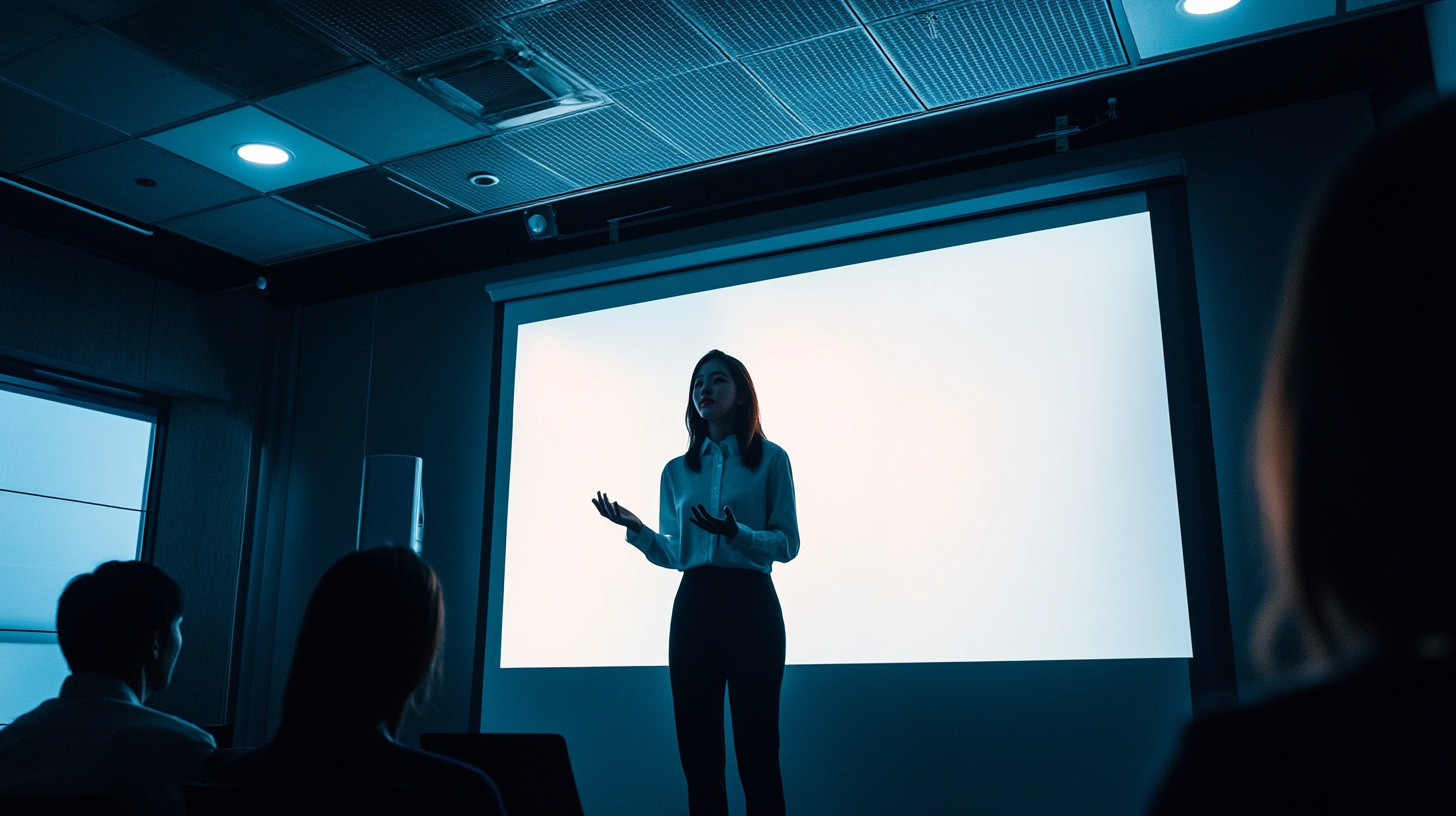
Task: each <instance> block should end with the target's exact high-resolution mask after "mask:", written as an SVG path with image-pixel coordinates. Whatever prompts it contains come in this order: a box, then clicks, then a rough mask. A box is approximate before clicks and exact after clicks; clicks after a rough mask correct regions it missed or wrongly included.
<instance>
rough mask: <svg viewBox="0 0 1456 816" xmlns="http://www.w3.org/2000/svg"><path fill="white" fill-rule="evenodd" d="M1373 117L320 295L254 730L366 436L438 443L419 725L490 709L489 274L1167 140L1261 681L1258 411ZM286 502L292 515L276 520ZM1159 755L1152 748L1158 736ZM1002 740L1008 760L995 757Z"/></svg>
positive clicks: (397, 444)
mask: <svg viewBox="0 0 1456 816" xmlns="http://www.w3.org/2000/svg"><path fill="white" fill-rule="evenodd" d="M1112 126H1114V127H1115V125H1112ZM1372 127H1373V116H1372V112H1371V106H1370V102H1369V98H1368V96H1367V95H1366V94H1364V93H1356V94H1349V95H1344V96H1339V97H1334V98H1330V99H1324V100H1319V101H1315V102H1310V103H1306V104H1301V105H1297V106H1291V107H1288V108H1282V109H1275V110H1269V111H1264V112H1261V113H1256V114H1251V115H1247V116H1242V117H1238V118H1234V119H1228V120H1222V121H1216V122H1213V123H1210V124H1205V125H1200V126H1197V127H1190V128H1186V129H1181V130H1176V131H1170V132H1166V133H1161V134H1156V135H1153V136H1147V137H1141V138H1137V139H1132V140H1127V141H1123V142H1116V143H1112V144H1107V145H1103V146H1100V147H1097V148H1092V149H1088V150H1077V149H1076V148H1075V141H1074V144H1073V150H1072V151H1071V152H1070V153H1067V154H1061V155H1048V156H1047V157H1045V158H1043V159H1038V160H1034V161H1027V162H1021V163H1019V164H1015V165H1009V166H1003V167H998V168H993V169H989V170H984V171H978V172H976V173H971V174H966V175H963V176H954V177H947V178H943V179H939V180H936V181H934V182H928V183H924V184H919V185H915V186H913V187H906V188H899V189H894V190H889V191H882V192H879V193H874V194H867V195H863V196H858V197H854V198H846V199H841V200H839V201H835V202H830V203H828V204H822V205H815V206H813V207H805V208H802V209H799V210H792V211H787V212H777V213H770V214H765V215H763V216H758V217H754V218H750V219H743V220H741V221H737V222H731V223H726V224H719V225H715V226H713V227H710V228H703V229H697V230H691V231H684V232H682V233H677V234H673V235H665V236H656V237H653V238H648V239H643V240H642V241H640V242H631V241H629V242H626V243H623V244H619V245H617V246H614V247H605V248H602V249H601V250H591V251H586V252H582V253H577V254H576V255H573V256H571V257H569V258H557V259H553V260H552V261H551V262H550V263H549V264H533V265H521V266H517V267H511V268H504V269H496V270H492V271H489V272H482V273H476V274H472V275H466V276H462V277H458V278H453V279H447V280H443V281H436V282H433V283H427V284H420V285H416V286H410V287H404V288H399V289H393V290H387V291H383V292H379V293H377V294H373V295H367V296H361V297H356V298H350V299H347V300H341V301H334V302H330V303H324V304H320V305H316V306H309V307H305V308H304V309H303V311H302V319H301V330H300V353H299V357H298V368H297V381H296V394H297V405H296V411H295V412H294V414H293V421H294V428H293V434H292V440H293V441H292V447H291V457H292V461H291V464H290V465H289V466H288V467H287V468H286V478H287V480H288V484H287V490H286V495H287V502H286V507H279V508H275V509H274V511H273V512H274V515H275V519H274V521H273V522H272V523H274V524H281V528H282V529H283V530H284V533H283V540H282V541H281V544H280V543H278V542H276V541H275V542H274V543H272V544H270V545H269V546H270V547H273V548H275V549H277V550H278V552H277V555H276V557H277V560H278V564H279V566H278V567H277V569H278V577H277V579H276V580H277V587H278V589H277V606H276V615H273V616H272V617H271V618H269V619H267V620H259V621H258V623H257V626H258V629H259V630H262V629H265V628H268V629H271V634H270V635H269V636H268V638H265V639H264V640H266V641H267V642H268V643H271V644H272V645H271V651H268V656H267V657H266V658H264V657H261V656H260V658H259V660H258V661H257V663H256V665H254V666H252V667H250V668H251V669H252V670H253V671H254V672H255V680H254V681H253V682H254V683H255V685H254V686H253V688H254V691H253V692H252V693H251V694H250V695H247V696H246V697H247V699H245V700H244V701H242V705H243V706H244V707H252V709H253V711H254V712H255V713H254V714H253V715H252V719H251V721H252V722H254V723H257V725H255V726H251V727H250V729H251V730H250V731H249V736H250V738H252V739H254V740H256V739H261V738H262V737H263V736H264V735H265V734H266V730H267V728H268V727H269V726H268V723H276V711H277V709H276V700H277V696H278V691H279V689H280V687H281V681H282V678H283V676H284V674H285V673H286V668H287V662H288V659H289V655H290V652H291V647H292V638H293V633H294V632H295V631H296V628H297V625H298V620H299V618H300V616H301V613H302V605H303V603H304V602H305V601H306V598H307V593H308V591H309V589H311V587H312V585H313V583H314V582H315V581H316V580H317V579H318V577H319V575H321V574H322V572H323V570H324V569H325V568H327V566H328V564H330V563H331V562H332V561H333V560H334V559H336V558H337V557H338V556H340V555H342V554H343V553H344V552H347V551H348V550H349V549H351V548H352V546H353V537H354V528H355V524H356V516H357V512H358V479H359V475H360V467H361V458H362V457H363V456H364V455H365V454H366V453H405V454H414V455H419V456H423V457H424V460H425V507H426V520H427V523H426V541H425V554H426V558H427V559H428V560H429V561H431V563H433V564H434V565H435V567H436V568H437V569H438V570H439V572H440V573H441V576H442V578H443V580H444V582H445V589H446V596H447V599H448V605H449V608H448V624H447V625H448V630H449V634H448V645H447V651H446V657H445V666H444V675H443V677H442V682H441V683H440V686H439V688H438V689H437V693H436V694H435V695H434V697H433V699H432V701H431V702H430V704H429V705H428V707H427V709H426V710H425V711H424V712H423V713H422V714H421V715H419V716H417V717H416V718H415V719H414V721H413V724H412V726H411V727H410V729H411V731H413V732H418V731H420V730H437V729H439V730H466V729H468V728H469V727H470V726H471V725H472V723H470V722H469V721H468V712H469V710H470V709H469V704H470V699H469V689H470V682H471V655H472V650H473V646H474V640H475V638H476V637H477V636H478V634H479V633H477V632H476V631H475V621H476V610H477V601H478V600H479V599H478V598H477V587H478V583H477V580H478V575H477V570H478V568H479V564H480V550H481V544H482V541H481V521H482V513H483V508H484V504H485V473H484V463H485V455H486V445H487V440H486V438H485V424H486V412H487V410H488V407H489V393H488V390H487V384H488V382H489V374H490V371H489V360H490V354H491V348H490V338H491V331H492V322H491V321H492V317H491V305H490V303H489V301H488V300H487V298H486V296H485V294H484V292H483V288H484V285H485V284H486V283H487V282H489V281H493V280H504V279H509V278H517V277H524V276H529V275H535V274H549V273H553V272H569V271H570V270H571V269H573V268H579V267H580V266H584V265H587V264H591V263H600V262H605V261H610V260H625V259H629V258H632V257H643V256H647V255H653V254H667V253H671V252H674V251H680V250H682V249H685V248H688V247H692V246H696V245H701V244H703V243H705V242H709V241H723V240H733V239H734V238H735V237H748V236H752V235H756V234H762V233H764V232H768V231H771V230H778V229H783V228H785V226H786V225H787V226H794V225H799V226H807V225H810V224H815V223H823V222H825V221H827V220H832V219H837V218H843V217H846V216H850V215H854V214H855V213H870V212H874V211H876V210H879V209H885V208H889V207H894V206H903V205H906V204H909V203H913V202H914V201H917V200H921V201H923V200H929V199H933V198H937V197H940V196H945V195H950V194H964V195H970V194H974V192H975V191H977V190H980V189H986V188H990V187H995V186H998V185H1003V184H1017V183H1026V182H1030V181H1034V180H1037V179H1041V178H1045V177H1047V176H1051V175H1055V174H1058V173H1063V172H1070V171H1075V170H1082V169H1086V168H1092V167H1097V166H1101V165H1107V164H1112V163H1116V162H1122V161H1127V160H1130V159H1137V158H1142V157H1149V156H1157V155H1163V154H1168V153H1179V154H1181V155H1182V156H1183V157H1184V158H1185V160H1186V166H1187V171H1188V175H1187V194H1188V206H1189V214H1190V222H1191V229H1192V241H1193V254H1194V264H1195V274H1196V279H1197V285H1198V297H1199V308H1200V318H1201V322H1202V330H1203V347H1204V351H1205V356H1206V365H1207V377H1208V386H1209V395H1210V397H1209V399H1210V409H1211V415H1212V430H1213V437H1214V448H1215V457H1216V468H1217V475H1218V493H1219V500H1220V503H1221V514H1222V526H1223V534H1224V553H1225V557H1226V560H1227V565H1228V573H1229V574H1228V587H1229V599H1230V607H1231V610H1232V617H1233V629H1234V632H1235V646H1236V652H1237V669H1238V678H1239V683H1240V689H1241V693H1243V694H1244V695H1246V696H1247V695H1252V694H1256V693H1257V692H1258V689H1259V687H1260V678H1259V676H1258V673H1257V672H1256V670H1255V668H1254V666H1253V663H1252V660H1251V657H1250V654H1251V650H1250V643H1249V637H1248V633H1249V632H1250V630H1251V628H1252V619H1253V615H1254V612H1255V609H1256V607H1257V603H1258V599H1259V597H1260V595H1261V593H1262V589H1263V583H1262V577H1261V569H1260V568H1261V563H1262V561H1261V559H1262V556H1261V554H1260V530H1259V524H1258V516H1257V512H1256V507H1255V503H1254V494H1253V489H1252V480H1251V477H1250V468H1249V459H1248V452H1249V451H1248V441H1247V440H1248V432H1249V427H1250V423H1251V420H1252V417H1253V413H1254V409H1255V406H1256V401H1257V397H1258V390H1259V383H1260V378H1261V371H1262V367H1263V364H1264V359H1265V355H1266V353H1267V349H1268V341H1269V338H1270V336H1271V332H1272V326H1273V321H1274V315H1275V312H1276V309H1277V304H1278V299H1279V295H1280V292H1281V288H1282V280H1283V270H1284V266H1285V262H1286V259H1287V256H1288V253H1289V250H1290V245H1291V242H1292V240H1293V239H1294V236H1295V235H1296V232H1297V229H1298V224H1299V221H1300V217H1301V213H1302V211H1303V209H1304V207H1305V204H1306V201H1307V200H1308V198H1309V197H1310V196H1311V195H1312V194H1313V191H1315V190H1316V189H1317V188H1318V186H1319V183H1320V180H1321V179H1322V177H1323V176H1324V175H1325V174H1326V173H1327V172H1328V170H1329V168H1330V167H1331V166H1332V164H1333V163H1334V162H1335V161H1337V159H1338V157H1339V156H1340V155H1342V154H1343V152H1344V151H1345V150H1346V149H1347V147H1348V146H1349V145H1350V144H1351V143H1353V142H1354V141H1356V140H1357V139H1359V138H1360V137H1362V136H1364V135H1365V134H1367V133H1368V132H1369V131H1370V130H1371V128H1372ZM280 513H281V514H283V521H281V522H280V521H278V520H277V518H276V516H277V515H278V514H280ZM279 548H281V549H279ZM264 640H260V641H259V642H260V643H262V642H264ZM265 651H266V650H265ZM265 663H267V665H264V664H265ZM262 675H266V676H267V681H266V682H265V683H264V682H259V681H257V680H256V676H262ZM264 686H266V689H264V688H263V687H264ZM486 705H487V706H489V705H490V702H489V701H486ZM967 727H968V728H969V727H970V726H969V725H967ZM1174 727H1176V724H1169V725H1168V729H1169V733H1168V734H1167V738H1168V739H1171V737H1172V731H1171V729H1173V728H1174ZM1047 733H1052V734H1054V733H1055V730H1054V729H1053V730H1051V731H1048V732H1047ZM1146 737H1147V735H1146V734H1143V735H1140V736H1139V739H1143V740H1144V741H1146ZM1114 741H1115V740H1114ZM1093 742H1094V743H1095V742H1096V741H1095V740H1093ZM1091 744H1092V743H1089V745H1091ZM846 750H848V749H846ZM1096 750H1099V751H1101V752H1103V754H1105V755H1110V756H1117V755H1118V750H1119V746H1118V745H1112V744H1108V745H1101V746H1097V747H1096ZM1139 750H1141V749H1139ZM1052 754H1056V751H1052ZM1048 755H1051V754H1048ZM1057 755H1060V754H1057ZM1141 755H1142V756H1144V758H1146V752H1145V751H1143V752H1142V754H1141ZM989 756H990V757H991V759H993V760H994V758H995V756H996V755H995V754H994V753H993V754H992V755H989ZM1007 757H1008V758H1006V759H1004V760H1001V761H1003V762H1005V763H1006V764H1005V767H991V768H980V769H979V770H978V773H979V774H982V775H990V776H994V777H996V778H998V779H1000V780H1001V781H1002V782H1004V783H1005V784H1006V785H1008V786H1010V787H1009V788H1008V789H1013V788H1015V787H1016V786H1017V785H1023V786H1027V789H1031V788H1032V787H1035V786H1041V785H1042V782H1044V778H1045V776H1046V775H1047V774H1055V773H1056V769H1049V768H1045V767H1028V766H1026V765H1025V763H1018V762H1016V761H1015V760H1014V756H1013V755H1007ZM786 761H787V760H786ZM1068 761H1076V758H1075V757H1071V758H1069V759H1068ZM1138 761H1139V762H1142V761H1145V759H1144V760H1138ZM790 764H792V763H790ZM1121 770H1122V775H1121V776H1120V777H1119V778H1117V779H1116V780H1113V779H1112V778H1111V777H1108V780H1109V781H1108V783H1107V785H1106V787H1107V788H1108V789H1107V790H1106V791H1101V790H1098V791H1092V790H1088V789H1086V788H1085V787H1083V788H1081V789H1077V790H1067V791H1066V792H1065V796H1064V797H1063V799H1064V800H1065V801H1064V803H1065V804H1068V805H1069V806H1081V805H1089V806H1090V803H1093V802H1096V803H1097V805H1098V806H1097V807H1096V808H1093V809H1099V810H1101V809H1106V810H1120V809H1127V808H1128V807H1130V806H1131V803H1132V799H1131V798H1130V797H1131V796H1132V793H1131V791H1133V790H1134V789H1135V788H1136V787H1137V785H1135V784H1133V781H1134V780H1140V779H1143V778H1145V776H1146V774H1147V773H1148V770H1147V768H1144V767H1138V768H1132V767H1127V768H1122V769H1121ZM1088 784H1095V782H1089V783H1088ZM1037 789H1044V787H1039V788H1037ZM1058 801H1062V800H1061V799H1059V800H1058ZM1043 804H1049V803H1047V802H1043ZM998 809H1008V810H1015V809H1016V807H1015V801H1014V798H1013V799H1007V800H1006V801H1003V802H1000V805H999V806H998Z"/></svg>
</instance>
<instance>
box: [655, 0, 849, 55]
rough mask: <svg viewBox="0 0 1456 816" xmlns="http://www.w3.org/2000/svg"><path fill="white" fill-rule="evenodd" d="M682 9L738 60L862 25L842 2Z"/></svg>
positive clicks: (798, 0) (716, 1) (762, 1)
mask: <svg viewBox="0 0 1456 816" xmlns="http://www.w3.org/2000/svg"><path fill="white" fill-rule="evenodd" d="M678 7H679V8H681V9H682V10H683V13H684V14H686V15H687V16H688V17H690V18H692V19H693V20H694V21H695V22H697V24H698V25H699V26H701V27H702V28H703V29H704V30H705V31H707V32H708V33H709V34H711V35H713V37H714V38H715V39H717V40H718V44H719V45H721V46H723V48H724V50H726V51H727V52H728V53H729V54H732V55H733V56H735V57H736V56H741V55H743V54H752V53H754V52H757V51H763V50H765V49H768V48H777V47H779V46H781V45H787V44H788V43H792V42H799V41H800V40H807V39H809V38H810V37H818V36H820V35H821V34H830V33H833V32H835V31H843V30H845V29H847V28H854V27H857V26H858V25H859V23H858V21H857V20H855V19H854V15H853V14H850V13H849V9H848V8H846V7H845V5H844V3H842V2H839V1H838V0H734V2H731V3H725V2H722V0H678Z"/></svg>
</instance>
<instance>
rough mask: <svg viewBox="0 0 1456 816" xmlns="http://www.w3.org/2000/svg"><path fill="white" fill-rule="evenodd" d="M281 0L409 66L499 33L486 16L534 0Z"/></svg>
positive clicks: (379, 55) (378, 55)
mask: <svg viewBox="0 0 1456 816" xmlns="http://www.w3.org/2000/svg"><path fill="white" fill-rule="evenodd" d="M279 3H280V5H282V6H284V7H286V8H288V9H289V10H291V11H293V12H294V13H295V14H297V15H299V16H300V17H302V18H304V19H306V20H308V21H309V22H311V23H313V24H314V25H316V26H318V27H319V28H322V29H323V30H324V31H327V32H329V33H331V34H333V35H334V36H335V37H337V38H338V39H339V40H341V41H343V42H345V43H348V44H349V45H351V46H353V47H354V48H356V49H358V50H359V51H360V52H362V53H364V54H368V55H370V56H371V57H373V58H374V59H376V60H378V61H379V62H382V63H385V64H386V65H388V66H390V67H391V68H395V69H402V68H412V67H415V66H418V65H423V64H426V63H430V62H434V61H436V60H440V59H444V58H447V57H452V56H455V55H457V54H461V53H464V52H467V51H471V50H473V49H475V48H479V47H480V46H483V45H486V44H488V43H490V42H492V41H493V40H495V39H497V36H498V35H497V33H496V32H495V31H494V30H492V29H491V28H490V26H489V25H487V23H488V21H489V20H491V19H493V18H495V17H498V16H500V15H502V14H510V13H512V12H516V11H522V10H524V9H528V8H532V7H534V6H536V5H538V2H537V0H412V2H409V3H401V2H399V0H279Z"/></svg>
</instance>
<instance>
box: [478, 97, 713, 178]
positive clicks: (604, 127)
mask: <svg viewBox="0 0 1456 816" xmlns="http://www.w3.org/2000/svg"><path fill="white" fill-rule="evenodd" d="M498 139H499V140H500V141H502V142H504V143H506V144H508V145H510V146H511V147H513V148H515V149H516V150H519V151H520V152H521V153H522V154H524V155H526V156H530V157H532V158H534V159H535V160H536V161H538V162H540V163H542V164H544V165H546V166H547V167H549V168H551V169H552V170H555V171H556V172H557V173H560V174H561V175H563V176H566V177H567V178H569V179H571V180H572V181H573V182H576V183H577V184H578V185H580V186H582V187H590V186H592V185H596V184H605V183H607V182H612V181H619V180H621V179H628V178H633V177H634V176H642V175H646V174H648V173H653V172H656V171H658V170H666V169H667V168H669V167H677V166H679V165H683V164H687V163H688V162H689V161H690V159H689V158H688V157H687V155H686V154H684V153H683V152H682V151H680V150H678V149H677V148H675V147H673V146H672V145H670V144H668V143H667V141H666V140H664V139H663V138H662V137H660V136H658V135H657V134H655V133H653V132H652V131H651V129H649V128H648V127H647V126H646V125H644V124H642V122H641V121H640V120H638V119H637V118H636V117H635V116H633V115H632V114H630V113H627V112H626V111H624V110H622V108H621V107H620V106H617V105H611V106H608V107H605V108H598V109H597V110H594V111H589V112H587V113H581V114H577V115H575V116H568V117H566V118H564V119H558V120H556V121H554V122H547V123H543V124H540V125H535V126H533V127H528V128H521V129H520V130H513V131H510V132H507V133H502V134H501V135H500V136H499V137H498Z"/></svg>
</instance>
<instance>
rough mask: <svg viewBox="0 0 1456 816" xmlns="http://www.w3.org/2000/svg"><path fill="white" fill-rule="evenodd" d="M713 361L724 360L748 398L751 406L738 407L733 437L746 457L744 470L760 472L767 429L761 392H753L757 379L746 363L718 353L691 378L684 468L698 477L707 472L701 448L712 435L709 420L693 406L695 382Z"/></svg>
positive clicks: (741, 393)
mask: <svg viewBox="0 0 1456 816" xmlns="http://www.w3.org/2000/svg"><path fill="white" fill-rule="evenodd" d="M710 360H722V361H723V365H724V366H726V367H727V369H728V374H729V375H730V376H732V377H733V387H734V388H736V389H737V390H738V395H739V396H740V397H742V396H747V397H748V400H747V402H745V403H743V404H742V405H737V406H734V416H733V433H734V435H735V436H737V437H738V452H739V455H740V456H742V457H743V464H744V466H745V467H747V468H748V469H749V470H757V469H758V463H759V462H761V461H763V439H764V436H763V427H762V426H760V425H759V423H758V392H757V391H755V390H753V378H752V377H750V376H748V369H747V368H744V367H743V363H741V362H739V361H738V359H737V358H735V357H729V356H728V355H727V354H724V353H723V352H721V351H719V350H717V349H713V350H712V351H710V352H708V353H707V354H704V355H703V358H702V359H701V360H699V361H698V364H697V365H695V366H693V375H692V377H689V378H688V411H687V424H688V452H687V455H686V456H684V457H683V464H685V465H687V467H688V470H691V471H692V472H694V473H697V472H698V471H700V470H702V469H703V452H702V450H700V448H701V447H702V445H703V439H704V438H706V437H707V435H708V420H706V419H703V418H702V417H701V416H699V415H698V409H697V406H695V405H693V380H696V379H697V378H698V372H699V371H702V370H703V366H705V365H707V364H708V362H709V361H710Z"/></svg>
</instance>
